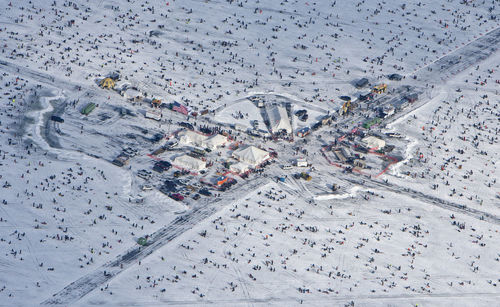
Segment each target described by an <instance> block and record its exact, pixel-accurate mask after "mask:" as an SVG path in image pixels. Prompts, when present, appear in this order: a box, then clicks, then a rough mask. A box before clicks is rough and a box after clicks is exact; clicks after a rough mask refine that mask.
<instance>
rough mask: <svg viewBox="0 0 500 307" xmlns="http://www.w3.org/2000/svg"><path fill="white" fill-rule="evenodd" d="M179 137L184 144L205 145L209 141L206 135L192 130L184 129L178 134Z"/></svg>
mask: <svg viewBox="0 0 500 307" xmlns="http://www.w3.org/2000/svg"><path fill="white" fill-rule="evenodd" d="M177 137H178V138H179V143H181V144H182V145H193V146H197V147H204V144H205V142H206V141H207V137H206V136H204V135H203V134H200V133H196V132H194V131H191V130H183V131H181V132H179V133H178V134H177Z"/></svg>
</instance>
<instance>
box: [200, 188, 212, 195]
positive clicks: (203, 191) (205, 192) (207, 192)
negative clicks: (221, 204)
mask: <svg viewBox="0 0 500 307" xmlns="http://www.w3.org/2000/svg"><path fill="white" fill-rule="evenodd" d="M198 193H200V194H201V195H205V196H212V193H211V192H210V191H209V190H208V189H201V190H199V191H198Z"/></svg>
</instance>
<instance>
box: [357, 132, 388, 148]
mask: <svg viewBox="0 0 500 307" xmlns="http://www.w3.org/2000/svg"><path fill="white" fill-rule="evenodd" d="M361 142H363V144H365V146H366V147H368V148H370V149H380V148H384V147H385V141H384V140H382V139H379V138H377V137H374V136H371V135H370V136H367V137H365V138H363V139H362V140H361Z"/></svg>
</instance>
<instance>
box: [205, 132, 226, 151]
mask: <svg viewBox="0 0 500 307" xmlns="http://www.w3.org/2000/svg"><path fill="white" fill-rule="evenodd" d="M226 143H227V138H226V137H225V136H223V135H221V134H216V135H214V136H211V137H209V138H208V139H206V140H205V141H204V142H203V147H206V148H210V149H212V150H213V149H215V148H217V147H219V146H222V145H224V144H226Z"/></svg>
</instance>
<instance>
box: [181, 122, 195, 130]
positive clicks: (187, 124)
mask: <svg viewBox="0 0 500 307" xmlns="http://www.w3.org/2000/svg"><path fill="white" fill-rule="evenodd" d="M179 126H181V127H184V128H186V129H189V130H194V127H193V125H191V124H190V123H187V122H179Z"/></svg>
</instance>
